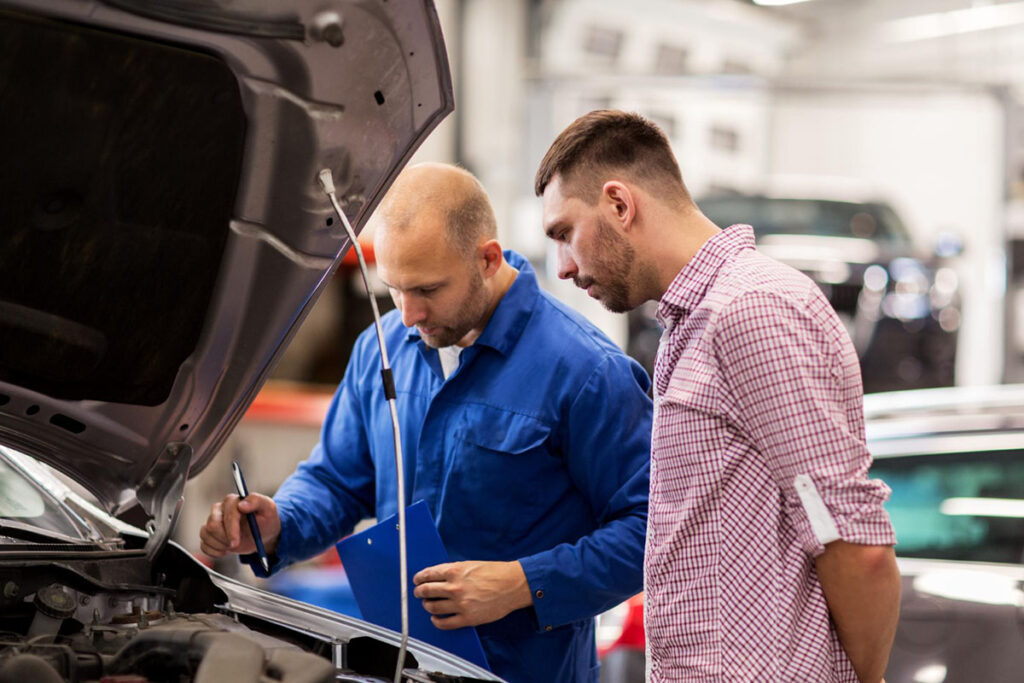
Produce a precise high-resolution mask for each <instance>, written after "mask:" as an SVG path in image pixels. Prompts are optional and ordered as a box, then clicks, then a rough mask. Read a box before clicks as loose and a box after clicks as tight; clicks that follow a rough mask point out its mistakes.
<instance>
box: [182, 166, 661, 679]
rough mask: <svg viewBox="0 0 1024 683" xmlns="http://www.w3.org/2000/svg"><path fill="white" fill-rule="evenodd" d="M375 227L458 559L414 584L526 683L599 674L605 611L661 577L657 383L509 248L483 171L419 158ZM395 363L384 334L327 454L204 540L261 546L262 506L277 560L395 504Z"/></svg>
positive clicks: (390, 328) (349, 387)
mask: <svg viewBox="0 0 1024 683" xmlns="http://www.w3.org/2000/svg"><path fill="white" fill-rule="evenodd" d="M373 220H374V222H375V239H374V247H375V252H376V258H377V272H378V275H379V276H380V278H381V279H382V280H383V281H384V282H385V283H386V284H387V286H388V288H389V289H390V292H391V295H392V297H393V298H394V301H395V304H396V306H397V307H398V310H397V311H392V312H391V313H388V314H387V315H385V316H384V319H383V328H384V336H385V340H386V343H387V347H388V350H389V353H390V354H391V362H392V366H393V368H394V375H395V382H396V384H397V390H398V411H399V418H400V420H401V423H402V424H401V431H402V443H403V448H404V451H405V453H404V455H405V459H406V462H405V467H406V490H407V491H409V492H411V495H410V496H409V497H408V500H407V502H409V503H411V502H412V501H415V500H420V499H422V500H425V501H426V502H427V504H428V505H429V506H430V510H431V513H432V514H433V516H434V519H435V520H436V521H437V526H438V531H439V532H440V534H441V538H442V539H443V540H444V543H445V546H446V548H447V550H448V554H449V556H450V557H451V558H452V560H453V561H452V562H451V563H449V564H444V565H439V566H435V567H430V568H427V569H424V570H423V571H421V572H419V573H417V574H416V575H415V576H414V581H415V583H416V586H417V587H416V590H415V596H416V597H417V598H420V599H426V598H434V599H436V600H434V601H425V602H423V603H422V607H421V606H420V605H417V604H415V603H413V604H412V605H411V606H410V609H426V610H427V611H429V612H431V613H432V614H433V615H435V616H433V617H432V621H433V623H434V624H435V625H436V626H437V627H438V628H442V629H452V628H458V627H462V626H475V625H479V629H478V631H479V634H480V637H481V640H482V642H483V646H484V650H485V652H486V653H487V658H488V661H489V662H490V665H491V668H492V670H493V671H494V673H496V674H497V675H499V676H501V677H503V678H505V679H506V680H508V681H510V683H540V682H543V681H551V682H552V683H566V682H571V681H580V682H584V681H586V682H593V683H597V680H598V673H597V668H598V665H597V658H596V653H595V645H594V619H593V617H594V615H596V614H598V613H600V612H601V611H603V610H605V609H607V608H609V607H611V606H613V605H615V604H617V603H618V602H620V601H622V600H623V599H625V598H627V597H629V596H631V595H633V594H635V593H637V592H639V590H640V588H641V584H642V564H643V548H644V535H645V529H646V521H647V487H648V468H649V448H650V439H649V434H650V427H651V403H650V401H649V399H648V397H647V393H646V392H647V389H648V386H649V380H648V378H647V375H646V374H645V373H644V371H643V370H642V369H641V368H640V366H639V365H638V364H637V363H636V362H634V361H633V360H631V359H629V358H628V357H626V356H625V355H624V354H623V353H622V352H621V351H620V350H619V349H618V348H617V347H616V346H615V345H614V344H613V343H612V342H611V341H609V340H608V339H607V338H606V337H605V336H604V335H603V334H602V333H601V332H600V331H598V330H597V329H596V328H595V327H594V326H593V325H591V324H590V323H588V322H587V321H586V320H585V319H584V318H583V317H582V316H580V315H579V314H578V313H576V312H575V311H573V310H571V309H569V308H568V307H566V306H565V305H564V304H562V303H560V302H558V301H556V300H555V299H554V298H553V297H551V296H550V295H548V294H547V293H545V292H542V291H541V290H540V289H539V288H538V286H537V279H536V277H535V275H534V272H533V269H532V268H531V267H530V265H529V263H528V262H527V261H526V260H525V259H524V258H523V257H522V256H520V255H518V254H516V253H515V252H511V251H506V252H504V253H503V252H502V250H501V247H500V245H499V244H498V241H497V239H495V237H496V234H497V229H496V224H495V218H494V212H493V210H492V209H491V205H490V202H489V200H488V198H487V195H486V193H485V192H484V190H483V188H482V187H481V186H480V184H479V182H477V180H476V179H475V178H474V177H473V176H471V175H470V174H469V173H467V172H465V171H463V170H461V169H458V168H456V167H453V166H447V165H438V164H425V165H420V166H415V167H412V168H409V169H407V170H406V171H405V172H404V173H403V174H402V175H401V176H400V177H399V178H398V180H397V181H396V182H395V184H394V186H393V187H392V189H391V190H390V192H389V193H388V195H387V197H386V198H385V200H384V202H383V203H382V204H381V206H380V208H379V209H378V210H377V212H376V213H375V215H374V219H373ZM380 370H381V363H380V359H379V357H378V352H377V347H376V341H375V339H374V334H373V329H372V326H371V328H370V329H367V330H366V331H365V332H363V334H362V335H361V336H360V337H359V339H358V341H357V342H356V344H355V347H354V349H353V352H352V358H351V361H350V362H349V366H348V369H347V370H346V373H345V377H344V379H343V380H342V383H341V386H340V387H339V388H338V391H337V393H336V394H335V397H334V401H333V403H332V404H331V408H330V410H329V412H328V414H327V418H326V421H325V423H324V426H323V430H322V433H321V440H320V443H319V444H318V445H317V446H316V448H315V449H314V450H313V453H312V455H311V456H310V457H309V459H308V460H306V461H305V462H303V463H301V464H300V465H299V467H298V469H297V471H296V472H295V473H294V474H293V475H292V476H291V477H289V478H288V480H286V481H285V482H284V484H283V485H282V486H281V488H280V489H279V490H278V492H277V494H276V495H275V496H274V498H273V499H271V498H267V497H265V496H261V495H258V494H252V495H250V496H248V497H247V498H246V500H245V501H244V502H242V503H239V501H238V498H237V496H234V495H229V496H227V497H226V498H225V499H224V500H223V501H222V502H219V503H216V504H215V505H214V506H213V509H212V511H211V512H210V516H209V519H208V520H207V522H206V524H205V525H204V526H203V527H202V529H201V530H200V537H201V540H202V549H203V551H204V552H206V553H208V554H209V555H212V556H214V557H219V556H221V555H224V554H226V553H228V552H235V553H252V552H254V545H253V541H252V539H251V537H250V535H249V532H248V528H247V525H246V524H243V523H241V516H240V513H241V512H245V513H255V514H256V517H257V520H258V523H259V526H260V531H261V532H262V534H263V539H264V543H265V544H266V548H267V552H268V553H271V554H272V557H271V561H272V571H277V570H279V569H280V568H281V567H284V566H286V565H288V564H290V563H292V562H295V561H297V560H301V559H304V558H308V557H310V556H312V555H315V554H317V553H319V552H321V551H323V550H324V549H325V548H329V547H330V546H331V545H332V544H334V543H335V542H336V541H337V540H338V539H340V538H342V537H344V536H345V535H347V534H349V533H351V531H352V528H353V526H354V525H355V524H356V522H358V521H360V520H361V519H363V518H367V517H374V516H376V517H378V518H384V517H387V516H388V515H392V514H395V512H396V504H395V496H396V493H395V488H396V477H395V469H394V443H393V438H392V431H391V425H390V416H389V412H388V405H387V403H386V401H385V399H384V395H383V391H382V389H381V386H380V384H381V383H380ZM254 570H256V571H259V570H258V569H256V566H255V564H254ZM440 615H449V616H440Z"/></svg>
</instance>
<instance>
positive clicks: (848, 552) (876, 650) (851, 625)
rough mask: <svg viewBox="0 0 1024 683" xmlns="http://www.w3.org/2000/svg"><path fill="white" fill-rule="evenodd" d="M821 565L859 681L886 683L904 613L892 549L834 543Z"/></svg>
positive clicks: (821, 557) (830, 603)
mask: <svg viewBox="0 0 1024 683" xmlns="http://www.w3.org/2000/svg"><path fill="white" fill-rule="evenodd" d="M815 565H816V567H817V570H818V579H819V580H820V581H821V587H822V589H823V590H824V592H825V601H826V602H828V609H829V612H831V613H832V620H833V621H834V622H835V624H836V633H837V634H838V635H839V642H840V643H842V645H843V649H844V650H846V654H847V656H849V658H850V662H851V663H852V664H853V668H854V670H855V671H856V672H857V677H858V678H859V679H860V680H861V681H862V683H877V682H878V681H881V680H882V675H883V674H884V673H885V667H886V664H887V663H888V661H889V650H890V648H891V647H892V641H893V637H894V636H895V634H896V622H897V620H898V618H899V609H900V572H899V569H898V568H897V566H896V557H895V555H894V554H893V550H892V548H891V547H889V546H873V545H856V544H853V543H847V542H845V541H833V542H832V543H829V544H828V545H826V546H825V552H824V553H822V554H821V555H819V556H818V557H817V558H816V559H815ZM883 683H884V681H883Z"/></svg>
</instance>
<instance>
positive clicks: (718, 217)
mask: <svg viewBox="0 0 1024 683" xmlns="http://www.w3.org/2000/svg"><path fill="white" fill-rule="evenodd" d="M699 204H700V208H701V211H703V212H704V214H705V215H706V216H707V217H708V218H710V219H711V220H712V221H713V222H714V223H715V224H717V225H718V226H720V227H723V228H724V227H726V226H729V225H733V224H735V223H747V224H749V225H751V226H752V227H753V228H754V232H755V233H756V234H758V235H779V234H782V235H827V236H830V237H861V238H864V239H871V240H878V241H885V242H893V243H898V244H906V243H907V242H909V237H908V236H907V232H906V228H905V227H904V226H903V223H902V221H900V219H899V217H898V216H897V215H896V213H895V212H894V211H893V210H892V209H891V208H889V207H888V206H886V205H884V204H878V203H865V204H860V203H856V202H838V201H830V200H817V199H777V198H770V197H746V196H736V197H709V198H706V199H703V200H701V201H700V202H699Z"/></svg>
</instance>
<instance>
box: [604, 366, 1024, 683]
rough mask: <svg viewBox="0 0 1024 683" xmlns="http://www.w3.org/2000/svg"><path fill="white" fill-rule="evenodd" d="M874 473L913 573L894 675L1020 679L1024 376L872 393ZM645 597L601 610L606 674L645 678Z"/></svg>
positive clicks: (945, 680) (903, 559)
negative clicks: (885, 491)
mask: <svg viewBox="0 0 1024 683" xmlns="http://www.w3.org/2000/svg"><path fill="white" fill-rule="evenodd" d="M865 415H866V417H867V437H868V447H869V448H870V450H871V452H872V454H873V455H874V457H875V461H874V464H873V466H872V468H871V473H870V476H871V477H873V478H874V477H877V478H880V479H882V480H884V481H885V482H886V483H887V484H888V485H889V486H890V488H892V496H891V498H890V500H889V502H888V503H887V504H886V510H888V512H889V515H890V517H891V518H892V522H893V526H894V527H895V529H896V536H897V539H898V543H899V544H898V545H897V546H896V555H897V562H898V564H899V568H900V574H901V576H902V596H901V605H900V621H899V627H898V629H897V632H896V640H895V643H894V644H893V650H892V655H891V656H890V659H889V667H888V669H887V670H886V675H885V680H886V681H887V683H976V682H977V681H985V682H986V683H1016V682H1019V681H1020V680H1021V672H1022V671H1024V627H1022V624H1024V590H1022V586H1024V564H1022V562H1024V385H1013V386H998V387H956V388H941V389H924V390H917V391H902V392H892V393H883V394H875V395H872V396H868V397H867V398H866V399H865ZM638 603H639V598H634V599H633V600H632V601H630V603H627V604H625V605H623V606H619V607H617V608H615V609H614V610H611V611H610V612H609V613H607V614H606V615H602V617H601V619H600V621H599V624H600V625H599V628H598V634H599V637H600V638H601V640H602V642H601V652H602V655H603V664H604V663H607V666H604V667H603V670H602V675H601V681H602V683H642V681H643V680H644V679H643V665H644V650H643V648H644V639H643V635H642V628H643V621H642V619H643V617H642V614H643V612H642V608H640V606H639V604H638Z"/></svg>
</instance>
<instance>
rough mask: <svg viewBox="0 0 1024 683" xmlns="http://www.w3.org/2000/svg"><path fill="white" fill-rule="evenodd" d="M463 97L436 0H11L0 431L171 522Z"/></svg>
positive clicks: (5, 24) (1, 223) (1, 15)
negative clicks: (351, 233)
mask: <svg viewBox="0 0 1024 683" xmlns="http://www.w3.org/2000/svg"><path fill="white" fill-rule="evenodd" d="M452 109H453V97H452V89H451V79H450V75H449V71H448V64H447V59H446V56H445V50H444V44H443V40H442V37H441V32H440V28H439V25H438V21H437V16H436V13H435V11H434V8H433V5H432V4H431V2H430V1H429V0H385V1H380V0H374V1H372V2H371V1H370V0H366V1H359V0H289V2H271V1H269V0H203V1H195V0H106V1H104V2H95V1H88V0H62V1H56V0H49V1H46V0H0V111H2V112H3V115H2V122H3V125H2V126H0V149H3V150H4V163H3V164H2V165H0V192H2V199H0V227H2V229H0V340H2V341H0V442H2V443H4V444H7V445H10V446H12V447H14V448H17V449H19V450H21V451H24V452H26V453H29V454H31V455H33V456H35V457H37V458H39V459H40V460H43V461H45V462H47V463H49V464H51V465H53V466H54V467H56V468H57V469H59V470H61V471H63V472H64V473H66V474H68V475H69V476H71V477H73V478H74V479H76V480H77V481H79V482H81V483H82V484H83V485H84V486H86V487H87V488H88V489H90V490H91V491H92V492H93V493H94V494H95V495H96V496H97V497H98V499H99V501H100V503H101V504H102V505H103V506H104V507H106V509H107V510H108V511H111V512H115V513H116V512H118V511H120V510H122V509H124V508H126V507H128V506H130V505H132V504H133V503H134V501H135V500H136V499H138V500H139V501H140V502H141V503H142V504H143V505H144V507H146V509H147V511H148V512H149V513H150V514H151V515H154V517H155V521H156V523H157V527H158V529H159V530H160V532H161V533H160V534H158V535H161V536H166V534H167V533H169V527H170V526H171V524H172V523H173V518H174V516H175V514H176V512H175V511H176V509H177V506H178V505H179V499H180V494H181V488H182V487H183V486H184V482H185V480H186V479H187V477H188V476H189V475H190V474H195V473H197V472H198V471H199V470H201V469H202V468H203V467H204V466H205V465H206V464H207V463H208V462H209V461H210V459H211V458H212V457H213V456H214V454H216V452H217V450H218V449H219V447H220V446H221V445H222V444H223V442H224V440H225V438H226V437H227V435H228V433H229V432H230V431H231V429H232V428H233V427H234V426H235V424H236V423H237V422H238V420H239V419H240V418H241V416H242V415H243V413H244V412H245V410H246V407H247V406H248V405H249V404H250V402H251V401H252V400H253V398H254V397H255V395H256V393H257V391H258V390H259V388H260V386H261V385H262V383H263V381H264V380H265V378H266V376H267V373H268V371H269V368H270V367H271V366H272V365H273V363H274V361H275V359H276V358H277V356H278V354H279V353H280V352H281V351H282V349H283V348H284V346H285V345H286V344H287V342H288V340H289V339H290V337H291V335H292V333H293V332H294V331H295V330H296V328H297V327H298V325H299V323H300V322H301V321H302V320H303V319H304V317H305V315H306V313H307V312H308V310H309V309H310V307H311V306H312V305H313V303H314V301H315V300H316V298H317V296H318V294H319V292H320V291H321V289H322V288H323V287H324V286H325V284H326V283H327V282H328V281H329V279H330V278H331V276H332V275H333V273H334V271H335V268H336V266H337V264H338V263H339V261H340V258H341V256H342V255H343V254H344V253H345V251H347V249H348V247H349V243H348V240H347V239H346V238H345V232H344V230H343V228H342V226H341V225H340V221H338V220H337V219H336V218H334V217H332V210H331V207H330V202H329V200H328V198H327V197H326V196H325V195H324V194H323V192H322V190H321V189H320V186H319V185H318V183H317V180H316V178H317V173H318V171H319V170H320V169H322V168H329V169H331V171H332V173H333V175H334V182H335V185H336V186H337V190H338V198H339V201H340V202H341V204H342V207H343V208H344V210H345V213H346V215H347V216H348V218H349V219H350V220H351V222H352V224H353V226H354V227H355V228H356V230H357V231H358V230H359V229H360V228H361V227H362V225H363V224H364V223H365V222H366V219H367V217H368V216H369V214H370V213H371V211H372V210H373V209H374V207H375V206H376V205H377V203H378V202H379V200H380V198H381V196H382V195H383V193H384V192H385V190H386V189H387V188H388V186H389V185H390V184H391V182H392V181H393V179H394V177H395V176H396V175H397V173H398V172H399V170H400V169H401V167H402V166H403V165H404V164H405V162H406V161H407V160H408V159H409V157H410V155H411V154H412V152H413V151H414V150H415V149H416V147H417V146H418V145H419V143H420V142H422V140H423V139H424V138H425V137H426V136H427V134H428V133H429V132H430V131H431V130H432V129H433V128H434V127H435V126H436V125H437V123H438V122H439V121H440V120H441V119H442V118H443V117H444V116H446V115H447V114H448V113H449V112H451V111H452Z"/></svg>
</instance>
